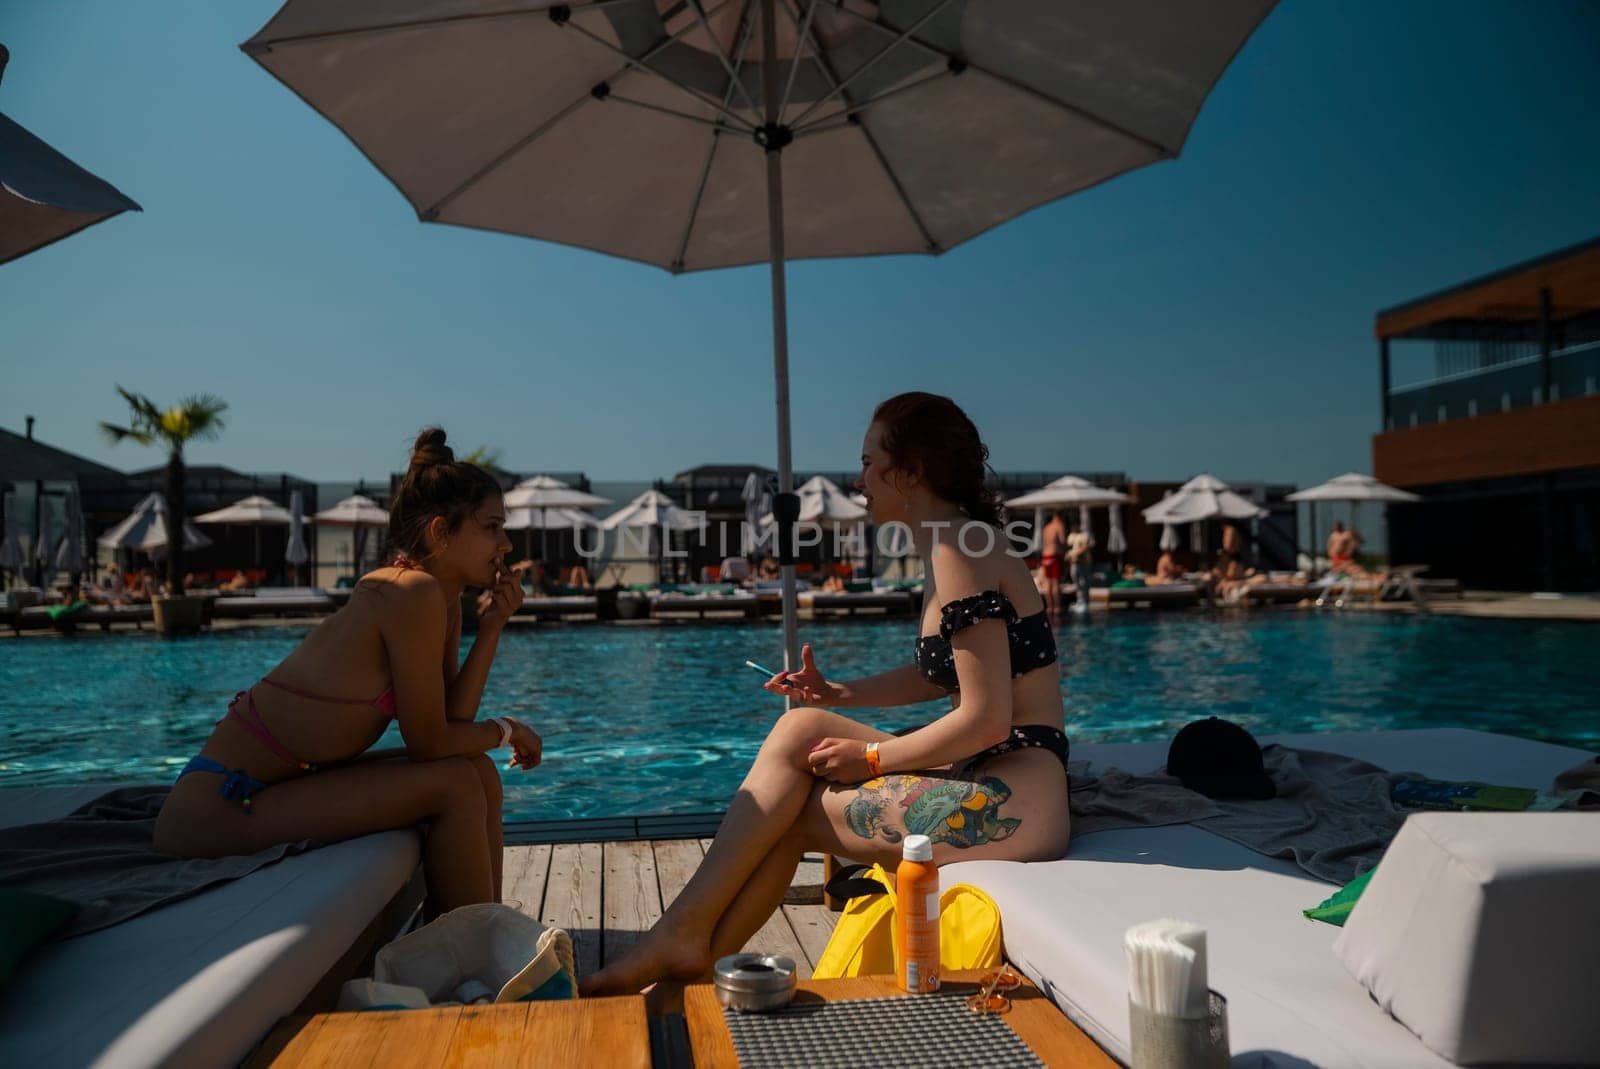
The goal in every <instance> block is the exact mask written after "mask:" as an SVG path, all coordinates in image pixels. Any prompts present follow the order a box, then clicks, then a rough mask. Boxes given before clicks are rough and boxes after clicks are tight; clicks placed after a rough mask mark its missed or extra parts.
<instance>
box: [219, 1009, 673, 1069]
mask: <svg viewBox="0 0 1600 1069" xmlns="http://www.w3.org/2000/svg"><path fill="white" fill-rule="evenodd" d="M267 1066H274V1067H277V1069H288V1067H290V1066H295V1067H305V1069H311V1067H322V1066H326V1067H328V1069H361V1067H366V1066H371V1067H372V1069H456V1067H460V1069H480V1067H483V1069H498V1067H505V1069H512V1067H517V1066H549V1067H556V1066H572V1067H573V1069H597V1067H604V1069H613V1067H615V1069H649V1066H650V1032H649V1028H648V1026H647V1025H646V1023H645V1009H644V999H643V998H641V997H639V996H638V995H629V996H626V997H622V998H589V999H577V1000H574V1001H571V1002H511V1003H506V1004H504V1005H499V1006H450V1007H445V1008H442V1009H434V1010H398V1011H393V1012H387V1011H378V1012H371V1013H319V1014H317V1015H316V1016H314V1017H288V1018H285V1019H284V1020H283V1021H282V1022H280V1023H279V1025H278V1027H277V1028H275V1029H273V1030H272V1034H271V1035H269V1036H268V1037H267V1038H266V1041H265V1042H264V1043H262V1045H261V1048H260V1049H259V1050H258V1051H256V1054H255V1057H253V1058H251V1059H250V1060H249V1062H248V1063H246V1069H266V1067H267Z"/></svg>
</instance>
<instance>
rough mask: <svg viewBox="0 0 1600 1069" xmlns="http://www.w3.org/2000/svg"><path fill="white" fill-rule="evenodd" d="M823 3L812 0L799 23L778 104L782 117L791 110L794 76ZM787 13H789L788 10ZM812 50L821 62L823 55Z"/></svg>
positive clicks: (814, 56) (813, 54)
mask: <svg viewBox="0 0 1600 1069" xmlns="http://www.w3.org/2000/svg"><path fill="white" fill-rule="evenodd" d="M821 3H822V0H811V6H810V7H808V8H806V17H805V19H804V20H803V21H802V22H801V23H800V24H799V31H800V32H799V34H798V35H797V36H796V38H795V45H794V58H793V59H791V60H790V61H789V78H788V80H787V81H786V82H784V85H783V100H782V102H781V103H779V105H778V115H779V116H780V117H782V115H783V113H784V112H786V111H788V110H789V94H790V93H792V92H793V91H794V76H795V74H796V73H797V72H798V71H799V70H800V57H801V56H802V54H803V53H804V51H805V48H806V46H807V45H808V44H809V43H810V41H811V20H812V19H813V18H814V17H815V16H816V14H817V6H818V5H819V4H821ZM787 6H788V5H785V7H786V8H787ZM785 13H786V14H787V12H785ZM811 51H812V56H813V58H814V59H815V60H816V61H817V62H818V63H821V61H822V57H821V55H819V54H817V51H816V49H815V48H814V47H813V48H812V50H811Z"/></svg>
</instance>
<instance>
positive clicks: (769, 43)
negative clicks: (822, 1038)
mask: <svg viewBox="0 0 1600 1069" xmlns="http://www.w3.org/2000/svg"><path fill="white" fill-rule="evenodd" d="M796 47H798V46H796ZM761 68H762V74H763V76H764V77H763V84H762V97H763V100H764V103H765V104H766V109H767V126H766V129H765V131H763V133H764V135H765V145H766V150H767V152H766V155H767V241H768V245H769V249H770V253H771V261H772V378H773V383H774V386H775V393H776V398H775V400H776V404H777V409H778V413H777V415H778V492H779V493H783V494H790V493H793V492H794V468H793V462H792V457H791V456H790V450H789V444H790V429H789V307H788V285H787V280H786V278H785V273H784V247H783V146H784V145H785V144H786V143H787V142H788V138H789V130H788V128H787V127H784V126H781V125H780V123H779V120H780V119H781V118H782V116H781V115H779V114H778V108H779V105H780V103H781V100H780V99H779V86H778V25H777V0H762V3H761ZM781 529H782V528H781V526H780V530H781ZM783 548H784V547H782V546H780V547H779V559H780V560H782V558H783V557H784V556H786V555H787V554H785V553H784V552H783ZM781 575H782V581H783V667H784V668H785V670H790V671H793V670H797V669H798V668H799V667H800V638H799V631H800V620H799V612H798V608H797V605H798V603H797V599H796V596H795V576H794V565H793V564H784V565H783V567H782V571H781Z"/></svg>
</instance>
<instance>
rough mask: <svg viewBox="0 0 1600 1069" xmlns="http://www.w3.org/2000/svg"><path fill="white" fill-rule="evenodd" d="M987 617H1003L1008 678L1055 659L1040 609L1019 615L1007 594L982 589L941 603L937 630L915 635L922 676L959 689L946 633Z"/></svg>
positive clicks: (1045, 617)
mask: <svg viewBox="0 0 1600 1069" xmlns="http://www.w3.org/2000/svg"><path fill="white" fill-rule="evenodd" d="M990 619H994V620H1004V621H1005V624H1006V638H1007V639H1008V640H1009V641H1010V643H1011V678H1012V679H1016V678H1017V677H1018V676H1021V675H1026V674H1027V673H1029V672H1031V671H1033V670H1034V669H1035V668H1043V667H1044V666H1045V665H1047V664H1054V663H1055V662H1056V639H1055V635H1053V634H1051V632H1050V617H1049V616H1048V615H1047V614H1046V613H1045V612H1043V611H1040V612H1036V613H1034V614H1033V615H1032V616H1025V617H1022V618H1020V619H1019V618H1018V616H1017V610H1016V609H1015V608H1014V607H1013V606H1012V604H1011V599H1010V598H1008V597H1006V596H1005V595H1004V594H1002V593H1000V591H998V590H985V591H984V592H983V593H981V594H974V595H972V597H970V598H961V599H959V600H957V601H952V602H950V603H949V604H947V605H945V607H944V608H943V609H941V610H940V612H939V633H938V634H937V635H923V636H922V637H921V638H919V639H917V652H916V665H917V670H918V671H919V672H921V673H922V678H924V679H926V680H927V681H928V682H929V683H932V684H933V685H934V686H936V687H943V688H944V689H945V690H947V691H957V690H960V689H961V683H960V681H959V680H958V679H957V678H956V660H955V651H954V650H953V649H952V648H951V647H950V636H951V635H953V634H955V633H956V632H957V631H962V630H965V629H966V628H969V627H971V626H972V625H973V624H975V623H977V622H978V621H980V620H990Z"/></svg>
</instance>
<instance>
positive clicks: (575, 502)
mask: <svg viewBox="0 0 1600 1069" xmlns="http://www.w3.org/2000/svg"><path fill="white" fill-rule="evenodd" d="M609 504H611V499H610V498H609V497H601V496H600V495H599V494H591V493H587V492H585V491H583V490H575V489H573V488H572V487H570V486H568V485H567V484H566V483H564V482H562V481H561V480H560V479H557V478H555V477H554V476H551V475H535V476H534V477H533V478H531V479H524V480H522V482H520V483H518V484H517V485H516V486H514V487H512V488H511V490H510V491H508V492H507V493H506V495H505V505H506V510H507V516H506V529H507V530H518V531H525V530H531V529H533V528H538V530H539V555H540V556H541V557H542V556H545V555H546V554H547V546H546V540H545V532H546V531H561V530H571V529H573V528H575V527H581V526H588V525H587V524H585V523H584V521H583V520H575V519H573V510H576V509H586V508H595V507H597V506H599V505H609ZM553 509H562V510H567V512H566V513H565V514H563V515H561V516H557V517H554V519H553V520H552V517H551V516H550V515H549V513H550V511H551V510H553ZM523 510H526V513H524V512H523ZM512 511H516V512H517V513H518V516H517V521H518V526H516V527H512V526H511V515H510V513H511V512H512ZM531 513H537V516H534V515H530V514H531ZM576 514H577V515H583V513H576ZM589 518H592V517H589Z"/></svg>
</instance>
